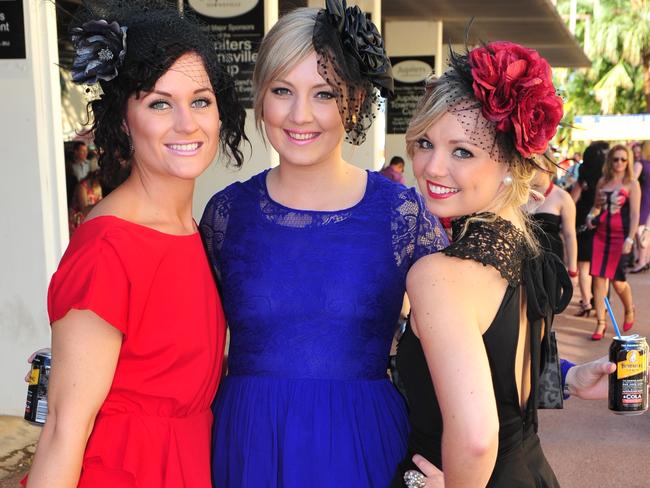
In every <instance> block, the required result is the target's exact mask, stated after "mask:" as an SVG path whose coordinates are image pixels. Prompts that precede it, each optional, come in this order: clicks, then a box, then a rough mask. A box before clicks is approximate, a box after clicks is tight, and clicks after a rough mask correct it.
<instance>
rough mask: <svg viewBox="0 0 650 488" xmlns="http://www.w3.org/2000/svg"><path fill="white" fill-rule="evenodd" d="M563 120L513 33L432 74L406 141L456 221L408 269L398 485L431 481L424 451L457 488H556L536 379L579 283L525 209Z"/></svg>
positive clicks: (543, 67)
mask: <svg viewBox="0 0 650 488" xmlns="http://www.w3.org/2000/svg"><path fill="white" fill-rule="evenodd" d="M506 70H507V73H508V74H509V76H508V77H506V76H505V74H506ZM561 117H562V101H561V100H560V99H559V98H558V97H557V96H556V95H555V90H554V88H553V85H552V81H551V70H550V67H549V66H548V64H547V63H546V61H545V60H544V59H542V58H541V57H540V56H539V55H538V54H537V53H536V52H535V51H533V50H530V49H527V48H524V47H522V46H519V45H516V44H512V43H506V42H499V43H491V44H487V45H485V46H481V47H478V48H476V49H473V50H472V51H470V52H469V53H468V54H467V55H462V56H460V55H455V54H453V53H452V68H451V69H450V70H448V71H447V72H446V73H445V74H444V75H443V76H442V77H441V78H440V79H437V80H430V82H429V83H428V84H427V89H426V93H425V95H424V97H423V99H422V100H421V102H420V104H419V106H418V109H417V111H416V114H415V116H414V118H413V120H412V121H411V124H410V126H409V129H408V131H407V134H406V139H407V147H408V150H409V153H410V155H411V157H412V159H413V171H414V173H415V176H416V178H417V181H418V186H419V188H420V191H421V192H422V193H423V194H424V195H425V199H426V203H427V207H428V208H429V210H431V211H432V212H433V213H434V214H436V215H439V216H441V217H451V218H454V220H453V234H454V240H453V243H452V244H451V245H450V246H449V247H448V248H446V249H445V250H443V251H441V252H439V253H437V254H433V255H430V256H425V257H423V258H421V259H420V260H419V261H418V262H417V263H416V264H415V265H414V266H413V267H412V268H411V270H410V271H409V274H408V278H407V288H408V294H409V297H410V299H411V305H412V315H411V321H410V325H409V327H408V328H407V330H406V332H405V333H404V335H403V337H402V339H401V341H400V344H399V346H398V354H397V369H398V372H399V374H400V377H401V378H402V381H403V384H404V387H405V394H406V398H407V401H408V403H409V410H410V421H411V426H412V431H411V434H410V437H409V446H408V447H409V455H408V456H407V458H405V459H404V461H403V462H402V463H401V465H400V468H399V472H398V474H397V476H396V477H395V479H394V482H393V486H395V487H398V486H404V484H406V486H409V487H424V486H433V484H425V483H426V482H427V480H426V479H425V478H424V477H423V476H422V474H420V473H418V472H417V471H415V465H414V464H413V462H412V460H411V457H412V456H413V455H414V454H416V453H417V454H421V455H422V456H424V457H425V458H426V459H427V460H429V461H430V462H432V463H433V464H435V465H436V466H437V467H438V468H439V469H442V470H443V471H444V486H445V487H447V488H449V487H454V486H477V487H478V486H485V485H486V484H487V485H488V486H500V487H512V486H517V487H539V486H552V487H554V486H558V482H557V480H556V478H555V475H554V474H553V471H552V470H551V468H550V466H549V465H548V463H547V462H546V459H545V457H544V454H543V452H542V450H541V447H540V444H539V439H538V437H537V434H536V427H537V415H536V402H537V391H538V389H537V386H538V380H539V374H540V366H541V364H542V360H541V357H542V354H543V351H545V350H546V348H547V347H548V342H549V339H548V337H549V334H548V332H549V330H550V327H551V323H552V319H553V315H554V313H558V312H560V311H561V310H562V309H563V308H564V307H566V305H567V304H568V301H569V299H570V297H571V292H572V288H571V283H570V280H569V277H568V275H567V272H566V269H565V267H564V266H563V264H562V263H561V262H560V260H559V259H558V258H557V257H556V256H555V255H553V254H551V253H546V252H544V251H543V250H541V249H539V247H538V245H537V243H536V241H535V239H534V236H533V235H532V232H531V231H530V229H529V227H528V223H527V220H526V215H525V214H524V213H523V212H522V210H521V206H522V205H523V204H524V203H525V202H526V201H527V200H528V197H529V191H530V181H531V179H532V176H533V172H534V171H535V169H536V168H537V167H539V163H537V162H536V160H539V158H540V157H541V156H539V155H541V154H543V153H544V151H545V149H546V145H547V143H548V141H549V140H550V138H551V137H552V136H553V135H554V134H555V130H556V127H557V124H558V123H559V121H560V119H561ZM470 297H471V298H470ZM443 425H444V429H443ZM443 459H444V467H443V465H442V460H443ZM429 483H431V480H429ZM436 486H437V485H436Z"/></svg>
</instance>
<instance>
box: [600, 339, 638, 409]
mask: <svg viewBox="0 0 650 488" xmlns="http://www.w3.org/2000/svg"><path fill="white" fill-rule="evenodd" d="M609 360H610V361H611V362H612V363H614V364H616V371H614V372H613V373H612V374H610V375H609V409H610V410H612V411H613V412H614V413H617V414H619V415H640V414H642V413H643V412H645V411H646V410H648V343H647V342H646V340H645V337H640V336H639V335H638V334H634V335H629V336H620V337H614V340H613V341H612V345H611V346H610V348H609Z"/></svg>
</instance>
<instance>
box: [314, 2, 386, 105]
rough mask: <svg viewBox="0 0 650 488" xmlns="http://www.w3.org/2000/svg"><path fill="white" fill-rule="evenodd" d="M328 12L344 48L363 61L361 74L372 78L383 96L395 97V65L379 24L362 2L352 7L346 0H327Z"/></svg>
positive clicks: (360, 61)
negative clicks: (363, 7) (370, 15)
mask: <svg viewBox="0 0 650 488" xmlns="http://www.w3.org/2000/svg"><path fill="white" fill-rule="evenodd" d="M325 12H326V13H327V18H328V20H329V22H330V23H331V24H332V25H333V26H334V27H335V28H336V31H337V32H338V33H339V35H340V36H341V42H342V44H343V49H344V51H346V52H348V53H349V54H350V55H352V56H353V57H354V59H355V60H356V61H357V63H358V64H359V72H360V73H361V75H362V76H364V77H366V78H368V80H369V81H370V82H371V83H372V84H373V85H374V86H375V87H376V88H377V89H378V90H379V91H380V93H381V96H382V97H384V98H388V97H391V96H392V95H393V92H394V85H393V73H392V67H391V65H390V61H389V59H388V56H387V55H386V49H385V48H384V40H383V38H382V37H381V34H379V31H378V30H377V27H376V26H375V24H373V23H372V22H371V21H370V20H368V17H366V14H364V13H363V12H362V11H361V9H360V8H359V7H358V6H356V5H355V6H354V7H348V6H347V4H346V0H342V1H341V2H339V1H337V0H327V2H326V6H325Z"/></svg>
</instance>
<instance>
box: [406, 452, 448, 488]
mask: <svg viewBox="0 0 650 488" xmlns="http://www.w3.org/2000/svg"><path fill="white" fill-rule="evenodd" d="M413 462H414V463H415V465H416V466H417V467H418V469H419V470H420V471H421V472H422V473H418V472H417V471H411V473H417V474H419V475H420V476H416V477H415V478H416V479H418V481H411V482H409V481H407V478H406V476H405V478H404V480H405V481H406V486H408V487H409V488H444V486H445V476H444V475H443V473H442V471H440V470H439V469H438V468H436V466H435V465H434V464H432V463H430V462H429V461H427V460H426V459H425V458H424V457H422V456H420V455H419V454H416V455H415V456H413ZM407 473H408V471H407Z"/></svg>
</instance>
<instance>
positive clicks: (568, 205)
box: [560, 192, 578, 271]
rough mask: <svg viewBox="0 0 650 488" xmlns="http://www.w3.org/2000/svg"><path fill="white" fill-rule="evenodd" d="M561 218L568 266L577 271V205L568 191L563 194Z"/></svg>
mask: <svg viewBox="0 0 650 488" xmlns="http://www.w3.org/2000/svg"><path fill="white" fill-rule="evenodd" d="M560 218H561V219H562V237H563V238H564V249H565V256H566V264H567V268H568V269H569V270H571V271H577V270H578V241H577V239H576V206H575V203H573V200H572V199H571V197H570V196H569V195H568V194H567V193H566V192H564V193H563V194H562V206H561V207H560Z"/></svg>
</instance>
